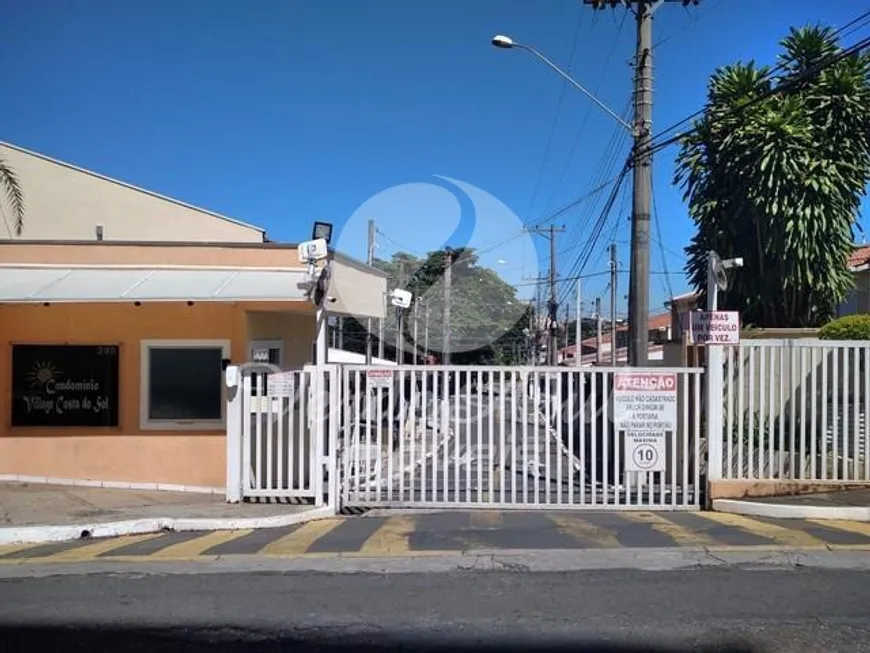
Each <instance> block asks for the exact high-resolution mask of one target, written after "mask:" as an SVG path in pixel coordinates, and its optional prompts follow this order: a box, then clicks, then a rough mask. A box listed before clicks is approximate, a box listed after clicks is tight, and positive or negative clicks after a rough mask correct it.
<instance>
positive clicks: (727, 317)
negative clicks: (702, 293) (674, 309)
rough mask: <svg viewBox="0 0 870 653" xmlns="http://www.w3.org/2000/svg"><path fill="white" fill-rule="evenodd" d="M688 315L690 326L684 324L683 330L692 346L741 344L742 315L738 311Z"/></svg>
mask: <svg viewBox="0 0 870 653" xmlns="http://www.w3.org/2000/svg"><path fill="white" fill-rule="evenodd" d="M688 315H689V319H688V325H686V324H684V325H683V328H684V329H685V330H686V331H687V333H688V334H689V342H690V343H691V344H694V345H736V344H737V343H739V342H740V313H738V312H737V311H692V312H691V313H688ZM685 321H686V320H685V318H684V322H685ZM687 326H688V328H686V327H687Z"/></svg>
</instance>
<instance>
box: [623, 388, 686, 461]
mask: <svg viewBox="0 0 870 653" xmlns="http://www.w3.org/2000/svg"><path fill="white" fill-rule="evenodd" d="M613 420H614V422H615V424H616V429H617V430H618V431H622V432H624V433H625V470H626V471H629V472H660V471H664V470H665V468H666V463H667V460H666V445H665V442H666V434H667V433H668V432H673V431H676V429H677V375H676V374H675V373H667V372H666V373H662V372H623V373H618V374H616V375H615V378H614V383H613Z"/></svg>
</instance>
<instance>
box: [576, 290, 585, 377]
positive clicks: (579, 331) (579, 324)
mask: <svg viewBox="0 0 870 653" xmlns="http://www.w3.org/2000/svg"><path fill="white" fill-rule="evenodd" d="M582 283H583V282H582V281H581V280H580V279H577V314H576V315H575V316H574V318H575V320H576V322H575V323H574V364H575V365H579V364H580V358H581V354H582V352H581V347H580V341H581V340H583V295H582V290H583V288H582V285H581V284H582Z"/></svg>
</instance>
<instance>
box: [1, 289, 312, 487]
mask: <svg viewBox="0 0 870 653" xmlns="http://www.w3.org/2000/svg"><path fill="white" fill-rule="evenodd" d="M263 308H264V307H257V306H255V305H236V304H229V303H225V304H219V303H215V304H208V303H197V304H194V305H193V306H188V305H187V303H186V302H174V303H146V304H142V305H141V306H133V305H132V304H120V303H119V304H62V305H61V304H55V305H50V306H42V305H0V371H2V374H0V415H2V420H0V474H21V475H30V476H47V477H53V478H67V479H70V478H71V479H88V480H101V481H129V482H141V483H165V484H179V485H198V486H210V487H223V486H224V484H225V476H226V469H225V458H226V453H225V432H224V431H223V430H221V431H196V432H190V433H185V432H179V431H169V432H161V431H152V430H148V431H142V430H141V429H140V427H139V386H140V366H139V363H140V361H139V359H140V346H141V345H140V341H141V340H147V339H197V340H200V339H222V340H229V341H230V342H231V351H230V357H231V359H232V361H233V362H242V361H244V360H247V357H248V353H247V352H246V348H247V342H248V340H249V333H248V322H249V320H248V313H249V311H251V310H252V309H254V310H256V309H259V310H263ZM281 308H283V309H284V310H288V309H290V310H296V311H299V310H300V308H301V307H298V306H296V307H292V306H289V305H288V306H285V307H278V306H276V305H271V306H269V307H268V309H270V310H276V309H281ZM301 310H302V312H301V313H299V314H298V315H297V316H294V317H296V318H297V320H298V321H299V322H298V323H299V324H304V325H305V326H306V327H307V333H306V332H305V331H306V330H305V329H303V330H301V331H302V333H304V335H301V334H300V335H301V337H300V340H299V341H298V342H299V344H298V345H297V347H299V349H302V347H301V345H302V342H303V341H304V339H306V337H308V334H311V333H313V326H308V322H310V321H312V320H311V317H310V312H308V311H305V309H304V308H302V309H301ZM257 335H259V334H257ZM309 342H310V341H309ZM28 343H29V344H49V343H51V344H107V345H109V344H114V345H118V347H119V373H120V389H119V403H120V405H119V413H120V414H119V423H120V426H119V427H117V428H79V427H76V428H73V427H67V428H34V427H29V428H12V427H11V425H10V424H11V401H12V387H11V384H12V376H11V367H12V364H11V353H12V344H28ZM307 350H308V345H307V343H306V346H305V348H304V349H302V351H307ZM300 353H301V352H300ZM287 362H288V363H290V364H292V363H294V362H296V361H287ZM302 362H304V361H302Z"/></svg>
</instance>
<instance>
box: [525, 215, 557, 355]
mask: <svg viewBox="0 0 870 653" xmlns="http://www.w3.org/2000/svg"><path fill="white" fill-rule="evenodd" d="M529 231H530V232H532V233H539V234H545V235H546V236H547V238H549V239H550V274H549V276H548V282H549V285H550V299H549V301H548V302H547V317H548V321H549V325H548V326H549V332H550V334H549V335H550V338H549V340H548V342H547V362H548V363H549V364H550V365H553V366H555V365H557V364H558V363H559V354H558V352H557V349H558V347H559V343H558V342H557V340H558V322H559V302H557V301H556V233H557V232H558V233H561V232H563V231H565V227H564V226H561V227H556V226H555V225H552V224H551V225H550V226H549V227H547V228H546V229H544V228H542V227H537V228H534V229H529Z"/></svg>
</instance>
